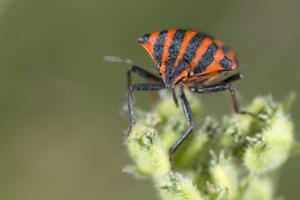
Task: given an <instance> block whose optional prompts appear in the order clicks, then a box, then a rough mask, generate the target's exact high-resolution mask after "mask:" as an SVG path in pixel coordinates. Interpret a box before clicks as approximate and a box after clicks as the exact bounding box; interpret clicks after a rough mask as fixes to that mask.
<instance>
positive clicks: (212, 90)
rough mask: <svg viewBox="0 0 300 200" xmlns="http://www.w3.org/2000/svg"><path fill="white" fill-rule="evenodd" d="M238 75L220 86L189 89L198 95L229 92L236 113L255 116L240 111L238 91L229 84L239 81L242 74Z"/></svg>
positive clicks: (192, 87) (191, 87)
mask: <svg viewBox="0 0 300 200" xmlns="http://www.w3.org/2000/svg"><path fill="white" fill-rule="evenodd" d="M237 75H238V76H233V77H231V78H229V79H227V80H225V81H224V82H223V83H221V84H218V85H213V86H209V87H196V86H190V87H189V89H190V90H191V91H192V92H196V93H215V92H221V91H226V90H227V91H228V92H229V94H230V96H231V100H232V104H233V109H234V112H235V113H238V114H248V115H251V116H254V114H253V113H249V112H246V111H242V110H240V105H239V101H238V98H237V94H236V89H235V88H234V87H233V86H232V85H231V84H230V83H229V82H232V81H233V80H238V79H240V78H241V77H240V74H237ZM237 78H238V79H237ZM229 80H231V81H229Z"/></svg>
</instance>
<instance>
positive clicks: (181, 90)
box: [169, 85, 194, 168]
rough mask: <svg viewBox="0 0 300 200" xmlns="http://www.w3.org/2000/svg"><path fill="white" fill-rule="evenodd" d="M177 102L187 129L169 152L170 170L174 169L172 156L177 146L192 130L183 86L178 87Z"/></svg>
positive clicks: (191, 121)
mask: <svg viewBox="0 0 300 200" xmlns="http://www.w3.org/2000/svg"><path fill="white" fill-rule="evenodd" d="M179 100H180V102H181V105H182V108H183V113H184V115H185V118H186V119H187V122H188V126H189V128H188V129H187V130H186V131H185V132H184V133H183V134H182V135H181V136H180V137H179V139H178V140H177V141H176V142H175V144H173V145H172V146H171V148H170V150H169V154H170V155H169V156H170V157H169V159H170V162H171V166H172V168H174V154H175V152H176V150H177V149H178V148H179V146H180V145H181V144H182V143H183V142H184V140H185V139H186V138H187V137H188V136H189V134H190V133H191V131H192V130H193V128H194V122H193V117H192V111H191V108H190V105H189V102H188V100H187V98H186V96H185V93H184V88H183V85H180V87H179Z"/></svg>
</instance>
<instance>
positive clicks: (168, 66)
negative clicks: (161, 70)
mask: <svg viewBox="0 0 300 200" xmlns="http://www.w3.org/2000/svg"><path fill="white" fill-rule="evenodd" d="M174 64H175V58H172V59H169V60H168V62H167V63H166V74H165V83H166V85H167V86H171V85H172V75H173V73H174Z"/></svg>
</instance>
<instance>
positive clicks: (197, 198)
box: [157, 173, 204, 200]
mask: <svg viewBox="0 0 300 200" xmlns="http://www.w3.org/2000/svg"><path fill="white" fill-rule="evenodd" d="M157 183H158V185H157V187H158V188H159V190H160V194H161V196H162V198H163V199H165V200H204V198H203V196H202V194H201V193H200V191H199V190H198V188H197V187H196V186H195V185H193V183H192V182H191V181H190V179H188V178H186V177H184V176H183V175H181V174H179V173H169V174H167V175H166V176H164V177H163V178H161V179H159V180H158V181H157Z"/></svg>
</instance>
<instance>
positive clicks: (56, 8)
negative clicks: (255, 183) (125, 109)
mask: <svg viewBox="0 0 300 200" xmlns="http://www.w3.org/2000/svg"><path fill="white" fill-rule="evenodd" d="M299 8H300V1H296V0H294V1H293V0H287V1H279V0H276V1H274V0H265V1H261V0H255V1H254V0H253V1H238V0H231V1H223V0H219V1H200V0H197V1H196V0H194V1H192V0H176V1H175V0H172V1H171V0H168V1H167V0H166V1H159V0H148V1H141V0H128V1H124V0H81V1H79V0H72V1H71V0H26V1H24V0H1V1H0V69H1V72H0V111H1V114H0V117H1V120H0V199H1V200H21V199H22V200H38V199H43V200H67V199H72V200H80V199H89V200H99V199H101V200H102V199H103V200H111V199H112V200H115V199H122V200H123V199H124V200H127V199H128V200H129V199H130V200H135V199H143V200H148V199H149V200H151V199H158V197H157V194H156V193H155V191H154V190H153V188H152V185H151V183H150V181H138V180H136V179H134V178H133V177H131V176H129V175H127V174H125V173H122V167H124V166H125V165H126V164H127V163H129V162H130V160H129V159H128V157H127V155H126V149H125V147H124V146H123V145H122V135H123V131H124V130H125V129H126V128H127V126H128V118H127V115H124V116H123V117H122V116H121V115H120V114H119V111H120V109H121V105H122V102H123V100H124V94H125V92H124V91H125V70H126V67H125V66H123V65H122V64H118V63H105V62H103V61H102V57H103V56H104V55H120V56H123V57H128V58H131V59H133V60H134V61H135V62H137V63H142V64H143V65H145V66H147V67H148V68H150V69H154V66H153V63H152V61H151V60H150V58H149V57H148V56H147V55H146V52H145V51H144V50H143V49H142V48H141V47H140V46H139V44H138V43H137V41H136V38H137V37H139V36H141V35H142V34H144V33H148V32H152V31H156V30H161V29H164V28H170V27H181V28H193V29H198V30H204V31H206V32H209V33H211V34H212V35H216V36H218V37H219V38H222V39H223V40H224V41H225V42H226V43H227V44H230V46H231V47H232V48H233V49H234V50H235V51H236V52H238V54H239V55H240V57H241V60H242V61H243V63H244V66H245V67H244V69H243V72H244V75H245V79H244V80H243V81H240V82H238V83H237V84H236V85H237V87H238V89H239V92H240V94H241V97H242V103H243V104H246V103H248V102H250V101H251V99H252V98H253V97H255V96H256V95H259V94H272V95H273V96H274V97H276V98H277V99H282V98H283V97H284V96H285V95H286V94H288V93H289V92H290V91H299V89H300V85H299V73H300V67H299V49H298V48H299V45H300V26H299V19H300V12H299ZM298 93H299V92H298ZM148 97H149V96H148V95H146V94H139V95H138V98H137V100H138V104H139V105H140V106H141V107H143V108H149V107H150V104H151V103H150V102H149V101H148V100H147V99H148ZM201 99H203V103H204V105H205V113H206V114H207V113H209V114H211V115H214V116H220V115H221V114H223V113H231V112H232V108H231V104H230V99H229V97H228V95H227V94H216V95H203V97H201ZM292 117H293V119H294V121H295V124H296V131H295V133H297V132H298V131H299V126H298V123H299V122H300V107H299V106H298V105H297V103H296V104H294V106H293V109H292ZM196 120H201V119H196ZM298 138H299V137H298ZM299 169H300V159H299V158H297V157H294V158H292V159H290V160H289V161H288V163H287V164H286V165H285V166H284V167H283V170H282V173H281V177H280V179H279V186H278V187H279V190H278V192H279V194H282V195H284V196H286V197H287V199H299V183H300V176H299V175H298V174H299Z"/></svg>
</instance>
